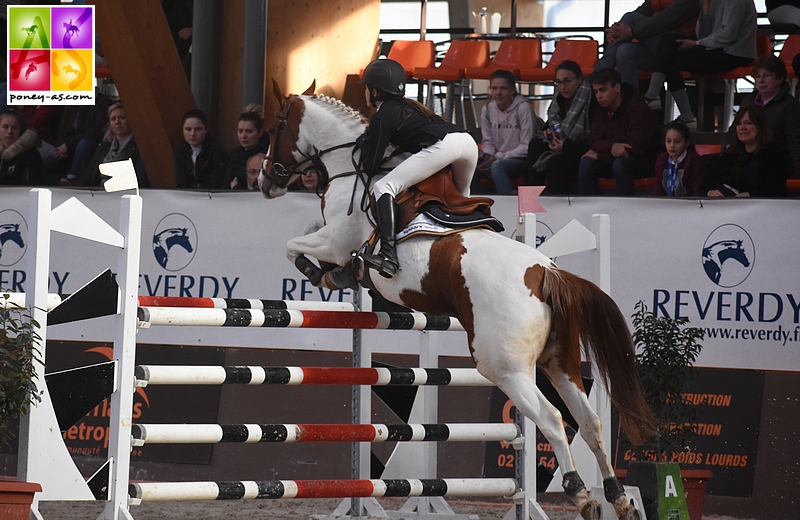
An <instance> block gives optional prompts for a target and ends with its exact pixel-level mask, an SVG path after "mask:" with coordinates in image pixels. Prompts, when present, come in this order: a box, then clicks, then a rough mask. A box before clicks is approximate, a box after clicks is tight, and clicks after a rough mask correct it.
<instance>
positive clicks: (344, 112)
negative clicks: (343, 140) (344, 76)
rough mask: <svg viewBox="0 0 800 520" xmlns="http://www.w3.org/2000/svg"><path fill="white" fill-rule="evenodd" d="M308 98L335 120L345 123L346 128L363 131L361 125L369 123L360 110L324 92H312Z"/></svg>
mask: <svg viewBox="0 0 800 520" xmlns="http://www.w3.org/2000/svg"><path fill="white" fill-rule="evenodd" d="M308 100H309V101H313V102H314V104H315V105H317V106H319V107H320V108H322V109H323V110H325V111H326V112H328V113H329V114H331V115H333V116H334V117H335V118H336V119H337V120H339V121H342V122H343V123H345V125H346V126H347V127H348V128H350V129H351V130H353V131H355V132H358V133H361V132H363V131H364V129H363V126H364V125H366V124H367V123H369V120H368V119H367V118H366V117H364V116H363V115H361V112H359V111H358V110H356V109H354V108H351V107H349V106H347V105H346V104H345V103H343V102H342V101H339V100H338V99H336V98H333V97H330V96H326V95H324V94H314V95H313V96H310V97H309V98H308Z"/></svg>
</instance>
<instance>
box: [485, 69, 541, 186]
mask: <svg viewBox="0 0 800 520" xmlns="http://www.w3.org/2000/svg"><path fill="white" fill-rule="evenodd" d="M489 93H490V95H491V98H492V100H491V101H490V102H489V103H487V104H486V105H484V107H483V109H482V110H481V134H482V135H483V141H482V143H483V144H482V150H481V154H480V157H478V172H480V173H482V174H483V175H486V174H487V173H490V174H491V176H492V179H494V185H495V188H496V189H497V193H499V194H509V193H511V188H512V186H511V177H524V176H525V175H526V174H527V173H528V172H529V171H530V163H529V162H528V159H527V155H528V144H530V141H531V137H533V133H534V131H536V130H537V128H536V126H537V125H536V113H535V112H534V111H533V107H532V106H531V104H530V102H529V101H528V99H527V98H526V97H523V96H520V95H519V94H518V93H517V87H516V80H515V79H514V75H513V74H512V73H511V72H509V71H507V70H496V71H494V72H492V74H491V75H490V76H489Z"/></svg>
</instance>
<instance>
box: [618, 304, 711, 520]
mask: <svg viewBox="0 0 800 520" xmlns="http://www.w3.org/2000/svg"><path fill="white" fill-rule="evenodd" d="M634 309H635V312H634V314H633V316H632V318H633V327H634V332H633V343H634V345H635V346H636V349H637V352H638V353H637V354H636V361H637V365H638V369H639V379H640V381H641V384H642V390H643V392H644V396H645V400H646V401H647V402H648V403H649V404H650V407H651V408H652V409H653V412H654V414H655V416H656V417H657V419H658V420H659V422H658V423H657V424H656V435H654V436H653V437H652V438H651V439H649V440H648V441H647V442H645V443H644V444H642V445H641V446H638V447H634V448H632V449H631V453H632V454H633V460H634V461H633V462H631V463H630V464H629V465H628V471H627V476H626V483H627V484H629V485H638V486H639V487H640V491H641V492H642V499H643V501H644V503H645V504H644V505H645V511H646V513H647V517H648V520H659V519H662V518H664V519H666V518H670V519H672V518H675V519H680V518H683V520H686V519H685V517H682V515H686V514H687V513H688V514H689V516H690V518H691V519H692V520H700V517H701V515H702V511H703V501H704V495H705V479H707V478H708V477H709V476H710V475H709V474H710V472H708V471H700V472H698V471H697V470H695V471H694V473H698V475H697V476H700V477H702V478H703V480H702V487H701V488H700V487H696V486H693V485H691V484H687V485H686V486H685V489H683V490H678V491H684V492H685V491H689V492H691V493H692V496H688V497H686V498H687V505H688V506H689V507H688V511H686V510H685V509H683V508H684V507H685V506H682V507H678V508H677V509H675V508H673V506H670V505H669V504H666V505H665V503H664V500H659V496H658V495H656V496H655V497H654V498H655V503H653V501H652V500H650V501H648V499H647V498H646V495H649V494H650V493H648V492H647V491H646V490H644V489H642V487H643V484H644V485H646V483H643V482H641V481H640V479H643V480H651V479H655V480H656V482H655V484H656V491H657V490H658V485H659V484H660V482H662V481H661V480H659V479H663V478H664V475H666V474H668V473H669V472H670V471H673V472H675V474H679V475H680V477H681V478H682V479H683V481H686V478H687V476H688V473H689V472H687V471H686V470H683V471H681V470H680V468H679V467H678V465H677V463H674V462H672V461H673V460H676V459H675V456H676V454H677V453H680V452H683V451H689V450H691V449H692V438H693V437H694V435H695V432H694V429H693V425H694V422H695V418H696V416H697V412H698V406H697V405H694V404H691V403H688V402H686V401H684V400H683V399H682V398H681V394H682V393H683V392H684V391H685V390H686V388H687V386H688V384H689V383H690V382H691V380H692V378H693V375H694V374H693V371H692V366H693V365H694V362H695V360H696V359H697V356H698V355H699V354H700V350H701V349H702V345H701V343H700V341H702V339H703V337H704V331H703V330H702V329H700V328H697V327H691V326H689V320H688V319H687V318H669V317H663V316H662V317H658V316H656V315H655V314H654V313H652V312H650V311H648V310H647V306H646V305H645V304H644V302H642V301H639V302H638V303H637V304H636V306H635V307H634ZM664 464H671V465H672V466H673V467H672V468H669V467H659V465H664ZM678 480H679V481H680V480H681V479H678ZM679 483H680V485H681V487H684V486H683V482H679ZM676 485H677V484H676ZM696 490H699V491H700V492H701V493H700V496H699V499H698V497H696V496H695V493H694V491H696ZM667 494H669V493H667ZM661 498H663V493H662V497H661ZM648 502H650V503H649V504H648ZM658 502H662V503H661V504H659V503H658ZM680 502H681V504H682V501H680ZM648 506H649V507H648ZM671 508H672V509H671ZM680 509H683V511H684V512H683V513H681V511H680ZM698 509H699V510H698Z"/></svg>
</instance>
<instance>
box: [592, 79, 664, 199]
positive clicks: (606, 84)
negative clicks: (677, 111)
mask: <svg viewBox="0 0 800 520" xmlns="http://www.w3.org/2000/svg"><path fill="white" fill-rule="evenodd" d="M589 81H590V82H591V84H592V89H593V90H594V93H595V97H596V98H597V103H598V104H599V105H600V107H599V108H598V109H597V111H596V112H595V115H594V119H593V120H592V130H591V132H590V133H589V150H588V151H587V152H586V153H585V154H583V157H582V158H581V162H580V165H579V167H578V189H579V192H580V193H581V194H582V195H593V194H594V193H596V192H597V179H598V177H613V178H614V179H615V180H616V182H617V192H618V193H619V194H620V195H633V194H634V193H635V192H636V189H635V186H634V183H633V180H634V179H636V178H639V177H649V176H651V175H653V167H654V165H655V156H656V154H655V153H653V152H654V150H655V146H656V145H657V140H658V139H657V135H658V123H657V122H656V118H655V116H654V115H653V111H652V110H650V109H649V108H648V107H647V103H646V102H645V99H644V96H642V94H641V93H639V91H638V90H636V89H635V88H634V87H633V86H632V85H630V84H628V83H621V81H622V80H621V78H620V75H619V73H618V72H617V71H616V70H613V69H602V70H599V71H597V72H595V73H594V74H592V76H591V77H590V78H589Z"/></svg>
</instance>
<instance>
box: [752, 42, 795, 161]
mask: <svg viewBox="0 0 800 520" xmlns="http://www.w3.org/2000/svg"><path fill="white" fill-rule="evenodd" d="M752 72H753V78H755V80H756V91H755V92H753V95H752V96H748V97H746V98H745V99H744V100H743V101H742V106H745V105H749V104H750V103H755V104H756V105H758V106H760V107H761V108H762V109H763V110H764V113H765V114H766V116H767V119H768V120H769V124H770V127H771V129H772V144H774V145H775V146H777V147H778V148H781V149H782V150H784V152H785V153H786V155H787V159H788V160H789V162H790V164H791V165H792V169H793V170H794V174H795V175H800V103H798V102H797V100H796V99H794V98H793V97H792V95H791V93H790V92H791V87H790V86H789V83H788V82H787V81H786V65H784V63H783V61H782V60H781V59H780V58H778V57H777V56H775V55H774V54H765V55H763V56H759V57H758V58H756V59H755V61H754V62H753V71H752Z"/></svg>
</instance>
